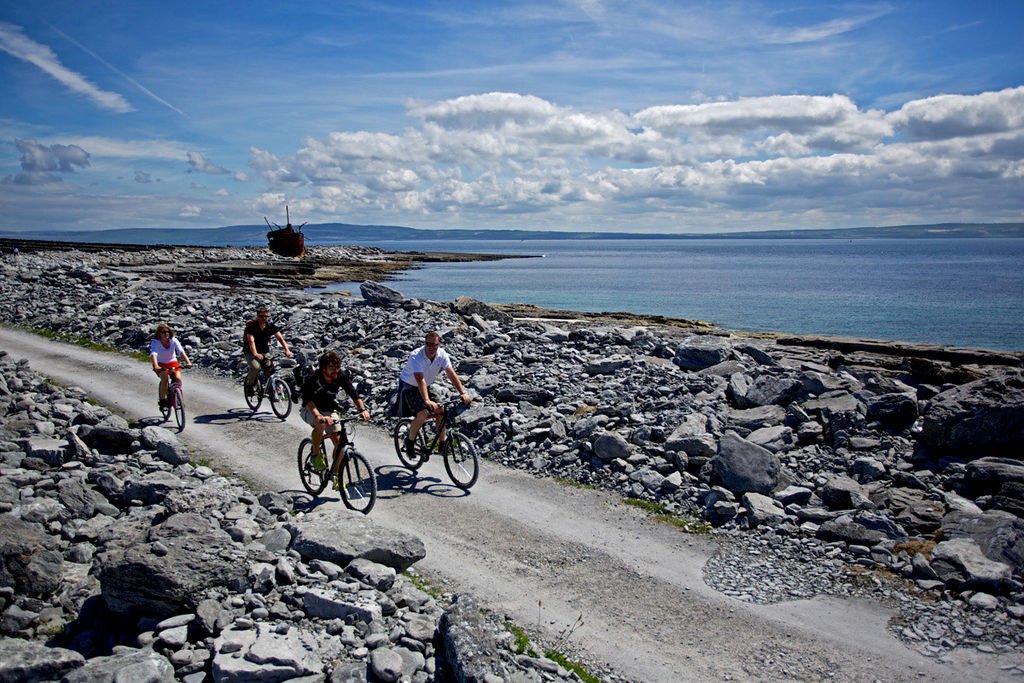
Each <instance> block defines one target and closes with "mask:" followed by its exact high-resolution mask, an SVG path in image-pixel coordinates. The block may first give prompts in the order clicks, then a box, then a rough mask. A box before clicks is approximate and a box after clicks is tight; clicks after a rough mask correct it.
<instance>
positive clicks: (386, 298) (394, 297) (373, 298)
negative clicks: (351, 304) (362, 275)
mask: <svg viewBox="0 0 1024 683" xmlns="http://www.w3.org/2000/svg"><path fill="white" fill-rule="evenodd" d="M359 293H360V294H362V295H363V299H364V300H366V302H367V303H370V304H373V305H374V306H401V305H402V304H404V303H405V301H406V299H405V297H404V296H403V295H402V293H401V292H399V291H397V290H394V289H391V288H390V287H388V286H386V285H382V284H380V283H379V282H364V283H362V284H361V285H359Z"/></svg>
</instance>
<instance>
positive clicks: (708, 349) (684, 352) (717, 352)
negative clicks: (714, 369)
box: [673, 335, 732, 370]
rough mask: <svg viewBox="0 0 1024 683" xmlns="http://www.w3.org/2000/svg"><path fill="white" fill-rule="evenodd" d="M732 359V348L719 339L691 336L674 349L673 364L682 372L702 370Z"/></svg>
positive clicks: (726, 342) (708, 336)
mask: <svg viewBox="0 0 1024 683" xmlns="http://www.w3.org/2000/svg"><path fill="white" fill-rule="evenodd" d="M731 357H732V347H731V346H730V345H729V342H728V341H726V340H725V339H722V338H721V337H713V336H710V335H707V336H705V335H693V336H689V337H687V338H686V339H684V340H683V342H682V344H680V345H679V347H677V348H676V354H675V357H674V358H673V362H674V363H675V364H676V365H678V366H679V367H680V368H682V369H683V370H703V369H704V368H709V367H711V366H712V365H717V364H718V363H721V362H722V361H725V360H728V359H729V358H731Z"/></svg>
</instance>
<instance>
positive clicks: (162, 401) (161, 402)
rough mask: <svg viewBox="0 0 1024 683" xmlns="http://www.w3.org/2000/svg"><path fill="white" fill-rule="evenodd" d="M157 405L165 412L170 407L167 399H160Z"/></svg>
mask: <svg viewBox="0 0 1024 683" xmlns="http://www.w3.org/2000/svg"><path fill="white" fill-rule="evenodd" d="M156 403H157V405H158V406H160V409H161V410H163V409H164V408H166V407H167V406H169V405H170V401H169V400H167V399H166V398H161V399H158V400H157V402H156Z"/></svg>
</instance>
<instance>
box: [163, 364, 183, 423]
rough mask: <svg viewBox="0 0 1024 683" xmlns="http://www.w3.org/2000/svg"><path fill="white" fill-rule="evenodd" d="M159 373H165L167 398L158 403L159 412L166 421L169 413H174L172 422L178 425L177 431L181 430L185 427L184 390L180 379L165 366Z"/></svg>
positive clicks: (169, 415)
mask: <svg viewBox="0 0 1024 683" xmlns="http://www.w3.org/2000/svg"><path fill="white" fill-rule="evenodd" d="M160 374H161V375H163V374H166V375H167V400H166V401H165V402H163V403H161V404H160V414H161V415H162V416H163V418H164V422H167V420H169V419H170V417H171V413H174V422H175V423H176V424H177V425H178V432H181V431H182V430H184V429H185V392H184V391H183V390H182V388H181V381H179V380H178V379H177V378H176V377H175V376H174V375H173V374H172V373H171V372H169V371H168V370H167V369H166V368H165V369H164V370H163V371H162V372H161V373H160Z"/></svg>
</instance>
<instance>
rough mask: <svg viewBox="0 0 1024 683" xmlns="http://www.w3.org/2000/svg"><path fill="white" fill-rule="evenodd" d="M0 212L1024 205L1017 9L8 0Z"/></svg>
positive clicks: (794, 215)
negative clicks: (22, 0) (24, 0)
mask: <svg viewBox="0 0 1024 683" xmlns="http://www.w3.org/2000/svg"><path fill="white" fill-rule="evenodd" d="M0 92H2V93H3V97H0V230H6V231H21V230H50V231H60V230H82V229H102V228H140V227H141V228H154V229H159V228H181V227H216V226H223V225H239V224H257V223H262V221H263V218H264V216H266V217H267V218H269V219H270V220H271V222H277V223H281V224H283V223H284V218H285V206H286V205H287V206H288V207H289V208H290V212H291V217H292V220H293V222H295V223H302V222H309V223H314V224H315V223H325V222H342V223H358V224H370V225H404V226H409V227H420V228H467V229H482V228H504V229H514V228H519V229H529V230H586V231H628V232H645V233H654V232H666V233H709V232H732V231H746V230H762V229H764V230H768V229H793V228H842V227H859V226H875V225H905V224H921V223H946V222H1017V221H1024V0H991V1H990V0H985V1H983V2H963V1H960V0H957V1H955V2H952V1H950V2H947V1H945V0H930V1H927V2H924V1H922V2H919V1H916V0H904V1H900V0H893V1H891V2H827V1H824V0H774V1H770V2H769V1H765V2H754V1H750V0H717V1H716V0H711V1H701V2H687V1H683V0H679V1H669V0H664V1H663V0H629V1H628V2H613V1H611V0H567V1H560V0H538V1H537V2H515V1H509V2H492V1H490V0H472V1H468V2H462V1H460V0H454V1H449V0H444V1H437V2H435V1H433V0H417V1H415V2H411V1H410V2H392V1H388V0H381V1H370V2H360V1H354V2H347V1H343V0H333V1H326V0H325V1H323V2H312V1H303V0H291V1H290V2H270V1H265V0H248V1H247V2H216V3H211V2H208V1H203V2H193V1H192V0H176V1H175V2H152V1H151V0H144V1H131V0H104V1H103V2H98V1H96V2H93V1H88V0H32V2H16V1H15V0H0Z"/></svg>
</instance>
